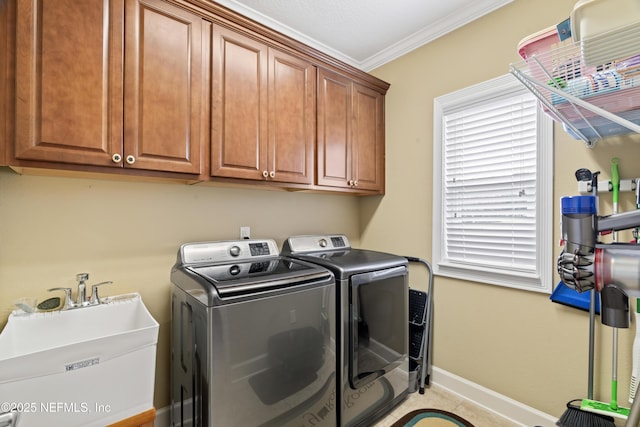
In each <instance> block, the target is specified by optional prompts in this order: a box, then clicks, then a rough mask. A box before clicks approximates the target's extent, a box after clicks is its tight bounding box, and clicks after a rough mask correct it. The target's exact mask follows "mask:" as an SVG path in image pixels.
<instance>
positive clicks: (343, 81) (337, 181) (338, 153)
mask: <svg viewBox="0 0 640 427" xmlns="http://www.w3.org/2000/svg"><path fill="white" fill-rule="evenodd" d="M318 74H319V78H318V80H319V85H318V86H319V90H318V184H319V185H324V186H330V187H340V188H349V189H357V190H368V191H373V192H377V193H383V192H384V95H383V94H381V93H380V92H378V91H375V90H373V89H371V88H368V87H366V86H364V85H361V84H358V83H356V82H354V81H353V80H352V79H350V78H348V77H346V76H343V75H341V74H338V73H335V72H331V71H328V70H323V69H321V70H320V71H319V73H318Z"/></svg>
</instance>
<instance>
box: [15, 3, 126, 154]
mask: <svg viewBox="0 0 640 427" xmlns="http://www.w3.org/2000/svg"><path fill="white" fill-rule="evenodd" d="M16 3H17V9H16V13H17V28H16V50H17V58H16V142H15V152H14V156H15V157H16V158H17V159H26V160H42V161H52V162H67V163H80V164H91V165H106V166H108V165H112V164H113V163H112V160H111V155H112V153H113V152H117V151H118V150H120V147H121V146H122V99H123V98H122V55H123V52H122V34H123V16H124V11H123V0H83V1H77V0H56V1H44V0H31V1H17V2H16Z"/></svg>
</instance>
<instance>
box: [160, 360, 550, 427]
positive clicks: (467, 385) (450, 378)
mask: <svg viewBox="0 0 640 427" xmlns="http://www.w3.org/2000/svg"><path fill="white" fill-rule="evenodd" d="M431 382H432V383H433V384H437V385H438V386H440V387H442V388H445V389H447V390H449V391H450V392H452V393H454V394H457V395H459V396H460V397H463V398H465V399H466V400H469V401H471V402H473V403H474V404H476V405H478V406H481V407H483V408H485V409H486V410H488V411H491V412H494V413H496V414H498V415H500V416H501V417H504V418H507V419H508V420H510V421H512V422H513V423H516V424H519V425H521V426H524V427H533V426H542V427H555V425H556V421H557V418H555V417H552V416H551V415H548V414H545V413H544V412H541V411H539V410H537V409H535V408H532V407H530V406H527V405H524V404H522V403H520V402H518V401H516V400H513V399H511V398H509V397H507V396H504V395H502V394H499V393H496V392H495V391H493V390H489V389H488V388H485V387H482V386H481V385H479V384H476V383H473V382H471V381H469V380H466V379H464V378H462V377H459V376H457V375H455V374H452V373H451V372H447V371H445V370H443V369H439V368H437V367H435V366H434V367H433V369H432V372H431ZM170 425H171V415H170V410H169V407H168V406H165V407H164V408H160V409H158V410H157V412H156V420H155V423H154V427H169V426H170Z"/></svg>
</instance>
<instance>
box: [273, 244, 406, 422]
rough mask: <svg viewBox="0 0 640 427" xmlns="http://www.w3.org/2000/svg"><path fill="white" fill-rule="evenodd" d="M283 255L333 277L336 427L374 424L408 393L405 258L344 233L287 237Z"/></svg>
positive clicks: (282, 251)
mask: <svg viewBox="0 0 640 427" xmlns="http://www.w3.org/2000/svg"><path fill="white" fill-rule="evenodd" d="M281 255H282V256H287V257H291V258H293V259H297V260H302V261H306V262H310V263H313V264H316V265H318V266H322V267H324V268H326V269H328V270H330V271H331V272H333V274H334V275H335V278H336V285H337V289H336V304H337V306H336V315H337V316H338V317H337V323H336V326H337V330H336V334H337V337H338V341H337V343H336V350H337V357H338V366H337V377H338V380H337V381H338V395H337V399H338V400H337V401H338V402H339V405H338V419H339V425H341V426H349V427H351V426H369V425H372V424H373V423H374V422H375V420H377V419H379V418H381V417H382V416H383V415H384V414H385V413H387V412H388V411H389V410H390V409H391V408H393V407H394V406H395V405H397V404H398V403H400V402H401V401H403V400H404V399H405V398H406V397H407V395H408V393H409V391H408V388H409V366H408V334H409V332H408V321H407V319H408V298H409V297H408V295H409V286H408V269H407V265H408V261H407V259H406V258H404V257H401V256H397V255H392V254H388V253H384V252H377V251H370V250H363V249H354V248H351V246H350V244H349V241H348V239H347V238H346V236H343V235H326V236H325V235H323V236H294V237H290V238H289V239H287V240H286V241H285V243H284V245H283V247H282V250H281Z"/></svg>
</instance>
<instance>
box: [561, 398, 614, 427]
mask: <svg viewBox="0 0 640 427" xmlns="http://www.w3.org/2000/svg"><path fill="white" fill-rule="evenodd" d="M579 403H580V399H577V400H572V401H571V402H569V403H567V410H566V411H565V412H564V414H562V416H561V417H560V419H559V420H558V421H557V422H556V425H557V426H558V427H615V426H616V424H615V423H614V422H613V418H612V417H609V416H606V415H600V414H596V413H593V412H586V411H583V410H581V409H580V406H579Z"/></svg>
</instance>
